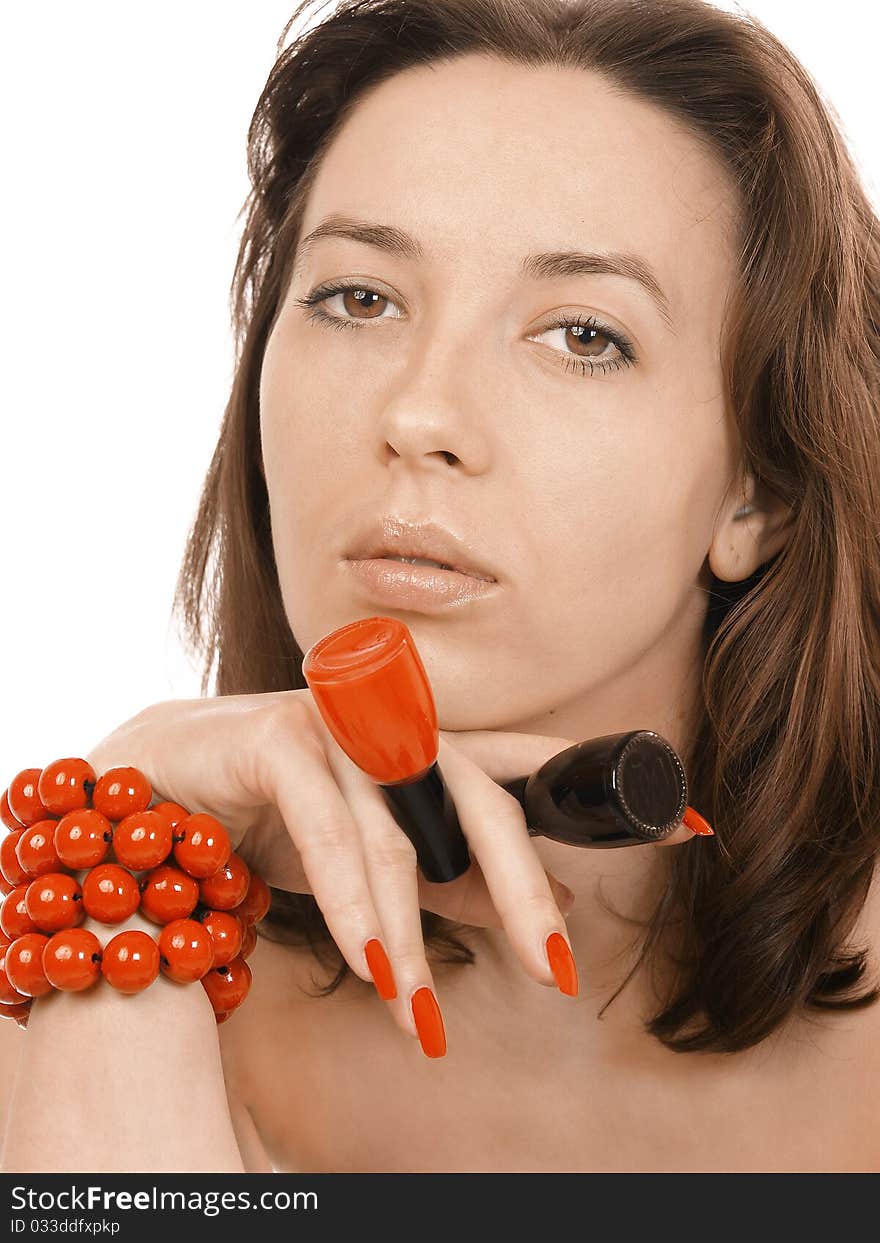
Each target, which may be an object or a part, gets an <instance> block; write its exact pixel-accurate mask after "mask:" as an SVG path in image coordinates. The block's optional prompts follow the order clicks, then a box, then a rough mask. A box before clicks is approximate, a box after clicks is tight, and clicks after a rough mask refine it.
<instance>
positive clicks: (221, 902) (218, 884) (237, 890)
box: [199, 850, 251, 911]
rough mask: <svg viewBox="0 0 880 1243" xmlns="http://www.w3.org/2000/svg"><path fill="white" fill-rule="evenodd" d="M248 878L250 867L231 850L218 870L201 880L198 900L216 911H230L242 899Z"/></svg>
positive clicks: (245, 891) (246, 888)
mask: <svg viewBox="0 0 880 1243" xmlns="http://www.w3.org/2000/svg"><path fill="white" fill-rule="evenodd" d="M250 880H251V870H250V868H249V867H248V865H247V864H246V863H245V861H244V859H242V857H241V855H237V854H236V853H235V851H234V850H233V852H232V854H231V855H230V856H229V858H228V859H227V860H226V862H225V863H224V865H223V867H222V868H220V871H219V872H215V873H214V875H213V876H207V877H206V878H205V879H204V880H203V881H201V883H200V884H199V901H200V902H202V903H204V905H205V906H211V907H213V908H214V910H217V911H231V910H232V908H233V907H234V906H238V904H239V903H240V902H243V901H244V897H245V894H246V893H247V891H248V886H249V885H250Z"/></svg>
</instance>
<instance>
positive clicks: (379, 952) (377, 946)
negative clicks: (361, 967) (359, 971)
mask: <svg viewBox="0 0 880 1243" xmlns="http://www.w3.org/2000/svg"><path fill="white" fill-rule="evenodd" d="M364 957H365V958H366V960H367V966H368V967H369V968H370V975H371V976H372V977H373V983H374V984H375V985H376V992H377V993H378V994H379V996H380V997H381V998H382V1000H383V1001H393V1000H394V998H395V997H396V996H397V985H396V984H395V983H394V972H393V971H392V970H391V963H390V962H389V961H388V955H387V954H386V953H385V946H384V945H383V944H382V942H381V941H378V940H377V939H376V938H375V937H373V938H372V940H370V941H368V942H367V943H366V945H365V946H364Z"/></svg>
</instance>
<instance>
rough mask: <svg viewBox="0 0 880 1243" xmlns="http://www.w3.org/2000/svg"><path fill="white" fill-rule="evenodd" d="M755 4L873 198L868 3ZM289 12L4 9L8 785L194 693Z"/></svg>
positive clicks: (103, 6)
mask: <svg viewBox="0 0 880 1243" xmlns="http://www.w3.org/2000/svg"><path fill="white" fill-rule="evenodd" d="M722 7H726V8H727V7H733V6H732V5H728V4H724V5H723V6H722ZM746 7H747V9H748V11H750V12H752V13H753V14H754V15H755V16H756V17H758V19H759V20H761V21H763V22H764V23H765V24H766V25H768V26H769V27H770V28H771V29H772V30H773V31H774V32H775V33H776V34H778V35H779V36H780V37H781V38H782V39H783V40H784V41H785V42H786V43H787V44H788V45H789V46H790V47H791V48H792V50H793V51H794V52H795V54H796V55H798V56H799V57H800V59H801V60H802V61H803V63H804V64H805V65H806V67H807V69H808V70H809V71H810V72H811V73H812V74H813V76H814V77H815V79H816V80H817V81H818V83H819V85H820V87H821V88H822V89H823V91H824V92H825V94H826V95H827V96H828V97H829V98H830V100H831V101H832V103H833V105H834V107H835V109H836V111H837V113H838V115H839V116H840V118H841V121H842V123H843V126H844V131H845V134H846V136H847V138H848V140H849V143H850V147H851V149H852V150H853V152H854V154H855V156H856V160H857V162H858V163H859V165H860V167H861V169H862V172H863V176H864V180H865V183H866V185H867V188H868V191H869V193H870V194H871V196H872V198H873V199H874V202H875V203H877V204H878V205H880V194H878V189H877V187H878V184H880V141H878V133H877V120H878V118H877V64H876V43H875V40H874V38H873V37H872V36H873V34H874V33H876V29H872V26H875V23H876V19H875V18H874V16H873V13H874V7H875V6H874V5H873V4H872V3H869V2H868V0H837V3H835V4H833V5H830V6H829V5H828V4H827V3H824V2H823V3H820V2H818V0H817V2H809V3H805V2H803V0H753V3H751V4H749V5H747V6H746ZM292 12H293V4H292V3H290V2H287V3H285V2H281V0H249V3H248V4H243V3H240V2H237V3H230V2H228V0H225V2H223V3H218V2H217V0H212V2H211V3H208V2H207V0H173V3H172V0H153V3H152V4H150V5H134V4H119V3H110V2H109V0H107V2H103V3H102V2H98V0H92V2H90V3H89V2H83V3H79V4H70V3H67V2H65V3H61V2H60V0H56V2H54V3H45V2H44V3H40V4H16V5H10V6H7V8H6V10H5V11H4V18H3V40H2V52H0V57H2V62H0V64H2V72H0V118H2V119H0V125H2V139H3V141H2V146H0V160H2V165H3V177H2V196H0V197H2V203H0V228H2V237H3V242H4V246H3V249H4V262H3V299H2V316H3V322H2V342H3V346H4V349H3V360H4V361H3V367H2V381H3V392H2V398H3V401H2V424H0V552H2V562H0V564H2V572H3V579H2V584H3V589H2V605H0V618H2V621H0V626H2V631H0V687H2V712H0V789H2V788H3V787H4V786H5V785H6V784H7V783H8V781H9V780H11V778H12V777H13V776H14V775H15V773H17V772H18V771H19V770H20V769H22V768H25V767H30V766H35V765H39V766H42V765H44V764H46V763H48V762H49V761H50V760H52V759H54V758H56V757H59V756H62V755H76V754H84V753H85V752H86V751H88V750H90V749H91V747H92V746H93V745H94V743H96V742H97V741H98V740H99V739H100V738H101V737H103V736H104V735H105V734H106V733H108V732H109V731H110V730H111V729H113V728H115V727H116V726H117V725H119V724H121V723H122V722H123V721H124V720H126V719H127V718H128V717H130V716H132V715H133V714H134V713H136V712H137V711H139V710H140V709H141V708H143V707H145V706H146V705H147V704H149V703H152V702H155V701H157V700H161V699H167V698H170V697H190V696H196V695H198V694H199V681H198V676H197V673H196V671H195V669H193V668H192V667H191V666H190V665H189V662H188V661H187V660H186V658H185V657H184V655H183V652H182V650H181V647H180V645H179V642H178V639H177V636H176V633H175V631H174V629H173V628H172V626H171V624H170V609H171V601H172V594H173V589H174V584H175V580H176V576H177V571H178V566H179V562H180V558H181V555H182V552H183V545H184V541H185V538H186V534H187V531H188V528H189V525H190V523H191V521H192V518H193V516H194V514H195V507H196V501H197V498H198V494H199V489H200V485H201V483H202V479H203V476H204V472H205V470H206V468H207V465H208V462H209V460H210V456H211V452H212V450H213V445H214V441H215V438H216V433H217V430H218V428H219V425H220V420H221V417H222V413H223V409H224V406H225V403H226V399H227V396H228V390H229V384H230V380H231V363H232V346H231V334H230V330H229V307H228V291H229V283H230V280H231V277H232V269H233V265H234V261H235V255H236V250H237V245H238V239H239V233H240V228H241V224H242V221H239V220H238V219H237V214H238V212H239V210H240V208H241V206H242V204H243V202H244V198H245V195H246V193H247V190H248V184H247V172H246V162H245V151H246V145H245V139H246V133H247V127H248V123H249V121H250V118H251V114H252V112H253V108H254V105H255V103H256V100H257V98H258V96H259V93H260V91H261V89H262V87H263V84H264V82H265V79H266V77H267V75H268V73H269V70H270V69H271V67H272V64H273V62H274V60H275V55H276V41H277V39H278V38H279V37H280V35H281V31H282V29H283V27H284V24H285V22H286V21H287V19H288V18H289V17H290V15H291V14H292ZM829 348H833V342H829Z"/></svg>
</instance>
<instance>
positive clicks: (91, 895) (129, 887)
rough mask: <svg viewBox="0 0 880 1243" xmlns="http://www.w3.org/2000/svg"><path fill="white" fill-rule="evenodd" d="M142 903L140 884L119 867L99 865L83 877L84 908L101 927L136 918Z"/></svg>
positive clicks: (106, 864)
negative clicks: (135, 914)
mask: <svg viewBox="0 0 880 1243" xmlns="http://www.w3.org/2000/svg"><path fill="white" fill-rule="evenodd" d="M140 901H141V891H140V889H139V888H138V883H137V880H136V879H135V877H134V876H132V874H131V872H129V871H127V870H126V869H125V868H122V867H120V866H119V864H118V863H99V864H98V866H97V867H94V868H92V870H91V871H90V872H88V873H87V874H86V875H85V876H84V877H83V884H82V905H83V908H84V909H85V911H86V914H88V915H91V917H92V919H98V920H100V921H101V923H102V924H121V923H122V921H123V919H128V917H129V915H133V914H134V912H135V911H136V910H137V909H138V907H139V906H140Z"/></svg>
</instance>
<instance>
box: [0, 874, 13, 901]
mask: <svg viewBox="0 0 880 1243" xmlns="http://www.w3.org/2000/svg"><path fill="white" fill-rule="evenodd" d="M14 888H15V885H13V883H12V881H11V880H7V879H6V877H5V876H4V875H3V873H2V871H0V897H4V898H5V897H6V895H7V894H8V893H12V891H13V889H14Z"/></svg>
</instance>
